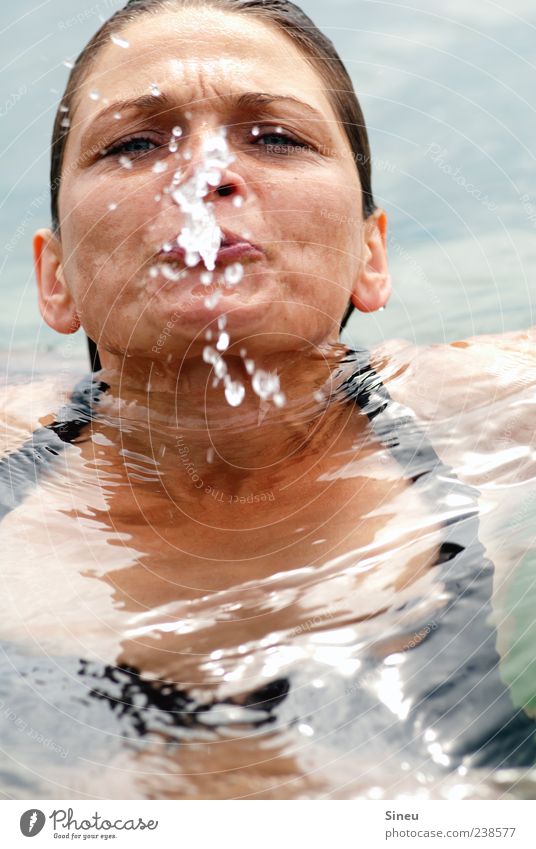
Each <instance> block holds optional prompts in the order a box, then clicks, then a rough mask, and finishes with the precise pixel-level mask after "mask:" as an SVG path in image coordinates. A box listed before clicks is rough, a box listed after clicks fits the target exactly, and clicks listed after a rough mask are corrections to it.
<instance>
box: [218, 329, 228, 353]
mask: <svg viewBox="0 0 536 849" xmlns="http://www.w3.org/2000/svg"><path fill="white" fill-rule="evenodd" d="M228 347H229V334H228V333H226V332H225V331H223V333H220V338H219V339H218V341H217V342H216V348H217V349H218V351H226V350H227V348H228Z"/></svg>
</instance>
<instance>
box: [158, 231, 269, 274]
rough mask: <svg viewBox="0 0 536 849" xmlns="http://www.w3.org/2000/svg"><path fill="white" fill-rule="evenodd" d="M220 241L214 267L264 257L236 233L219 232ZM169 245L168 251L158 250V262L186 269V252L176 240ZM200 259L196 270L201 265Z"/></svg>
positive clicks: (262, 251) (256, 246) (257, 246)
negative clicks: (174, 264)
mask: <svg viewBox="0 0 536 849" xmlns="http://www.w3.org/2000/svg"><path fill="white" fill-rule="evenodd" d="M221 234H222V239H221V243H220V247H219V250H218V253H217V254H216V267H218V266H225V265H228V264H229V263H231V262H243V261H244V260H252V261H253V260H256V259H263V257H264V256H265V253H264V250H263V249H262V248H261V247H260V246H259V245H255V244H253V243H252V242H250V241H248V240H247V239H244V237H243V236H239V235H238V234H237V233H232V232H231V231H230V230H223V229H222V230H221ZM168 244H169V245H171V248H170V250H164V249H162V250H160V251H159V252H158V254H157V256H156V259H157V261H158V262H175V263H177V262H178V263H182V265H183V266H184V268H186V267H187V266H186V251H185V250H184V248H181V247H180V245H178V244H177V239H176V238H175V239H173V241H170V242H169V243H168ZM202 264H203V262H202V260H201V259H200V260H199V262H198V263H197V265H196V266H190V267H192V268H196V267H198V266H199V265H202Z"/></svg>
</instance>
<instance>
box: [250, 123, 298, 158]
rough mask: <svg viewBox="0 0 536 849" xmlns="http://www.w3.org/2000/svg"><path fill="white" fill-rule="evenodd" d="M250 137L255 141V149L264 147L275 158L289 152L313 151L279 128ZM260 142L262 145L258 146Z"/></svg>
mask: <svg viewBox="0 0 536 849" xmlns="http://www.w3.org/2000/svg"><path fill="white" fill-rule="evenodd" d="M252 135H253V137H254V139H255V142H254V144H255V146H256V147H264V148H266V149H267V151H268V152H269V153H274V154H275V155H276V156H281V155H284V154H287V153H289V152H290V151H292V152H298V151H299V150H312V149H313V148H312V147H311V145H309V144H307V143H306V142H302V141H299V140H298V139H295V138H293V137H292V136H289V135H288V133H284V132H283V131H282V130H281V128H280V127H279V128H277V129H275V130H270V131H268V132H265V133H258V134H254V133H252ZM261 140H263V141H264V144H259V142H260V141H261Z"/></svg>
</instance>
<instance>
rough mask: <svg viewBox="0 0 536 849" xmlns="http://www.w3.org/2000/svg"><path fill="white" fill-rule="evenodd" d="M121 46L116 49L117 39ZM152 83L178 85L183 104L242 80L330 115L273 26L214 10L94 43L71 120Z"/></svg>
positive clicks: (147, 23)
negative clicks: (97, 47)
mask: <svg viewBox="0 0 536 849" xmlns="http://www.w3.org/2000/svg"><path fill="white" fill-rule="evenodd" d="M117 42H121V43H123V44H124V43H128V47H123V46H121V44H119V43H117ZM154 84H156V85H158V86H159V87H160V86H161V87H162V88H163V87H166V88H167V87H170V86H171V87H173V88H175V89H180V91H181V93H182V94H183V95H184V98H185V101H188V99H189V97H190V96H191V97H192V99H195V100H197V99H199V98H201V99H202V98H203V97H207V98H211V97H214V96H217V95H218V94H219V93H221V94H224V93H228V92H229V91H232V90H233V89H236V90H238V89H239V88H240V87H242V86H244V85H247V87H248V88H258V90H259V91H265V90H268V91H271V92H277V93H278V94H291V95H294V96H298V97H301V99H303V100H306V101H307V103H309V104H310V105H311V106H313V107H315V108H317V109H318V110H320V111H321V112H322V114H323V115H325V116H326V118H327V119H328V120H330V121H336V120H337V118H336V116H335V113H334V112H333V109H332V107H331V104H330V102H329V100H328V98H327V96H326V94H325V91H324V90H325V88H326V83H325V82H324V80H323V79H322V78H321V77H320V75H319V74H318V72H317V71H316V70H315V69H314V68H313V67H312V66H311V65H310V64H309V62H308V61H307V59H306V58H305V57H304V55H303V54H302V53H301V52H300V51H299V50H298V48H297V47H296V46H295V45H294V44H293V43H292V41H291V39H290V37H289V36H287V35H286V34H285V33H284V32H282V31H280V30H278V29H277V28H276V26H275V24H271V23H265V22H264V21H261V20H259V18H256V17H253V16H252V15H244V14H236V13H226V12H222V11H221V10H219V9H211V8H206V7H205V8H200V9H184V10H180V11H176V12H168V11H166V12H160V13H158V14H146V15H142V16H140V18H138V19H137V20H135V21H134V22H132V23H130V24H129V25H128V26H125V27H122V29H121V31H120V34H119V32H118V33H117V37H116V40H115V41H114V40H112V38H110V41H109V43H108V44H106V45H105V46H104V47H103V48H101V50H100V52H99V53H98V56H97V58H96V61H95V62H94V64H93V66H92V67H91V70H90V72H89V74H88V75H87V76H86V78H85V79H84V81H83V82H82V85H81V86H80V89H79V92H78V97H77V100H78V110H79V112H83V113H84V114H83V115H82V114H79V116H78V117H79V119H82V120H83V118H84V117H87V118H88V119H90V118H91V116H92V114H96V113H97V112H98V111H99V109H100V108H102V103H100V104H99V103H97V102H95V101H93V100H92V99H91V97H89V93H90V92H93V91H97V92H98V93H99V95H100V97H99V100H101V98H108V99H112V98H114V99H116V98H117V99H121V98H125V99H126V98H129V97H136V96H138V95H142V94H147V93H148V92H149V91H150V89H151V86H153V85H154Z"/></svg>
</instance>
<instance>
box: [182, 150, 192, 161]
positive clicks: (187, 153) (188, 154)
mask: <svg viewBox="0 0 536 849" xmlns="http://www.w3.org/2000/svg"><path fill="white" fill-rule="evenodd" d="M182 157H183V159H186V160H188V159H191V158H192V151H191V150H185V151H184V153H183V154H182Z"/></svg>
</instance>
